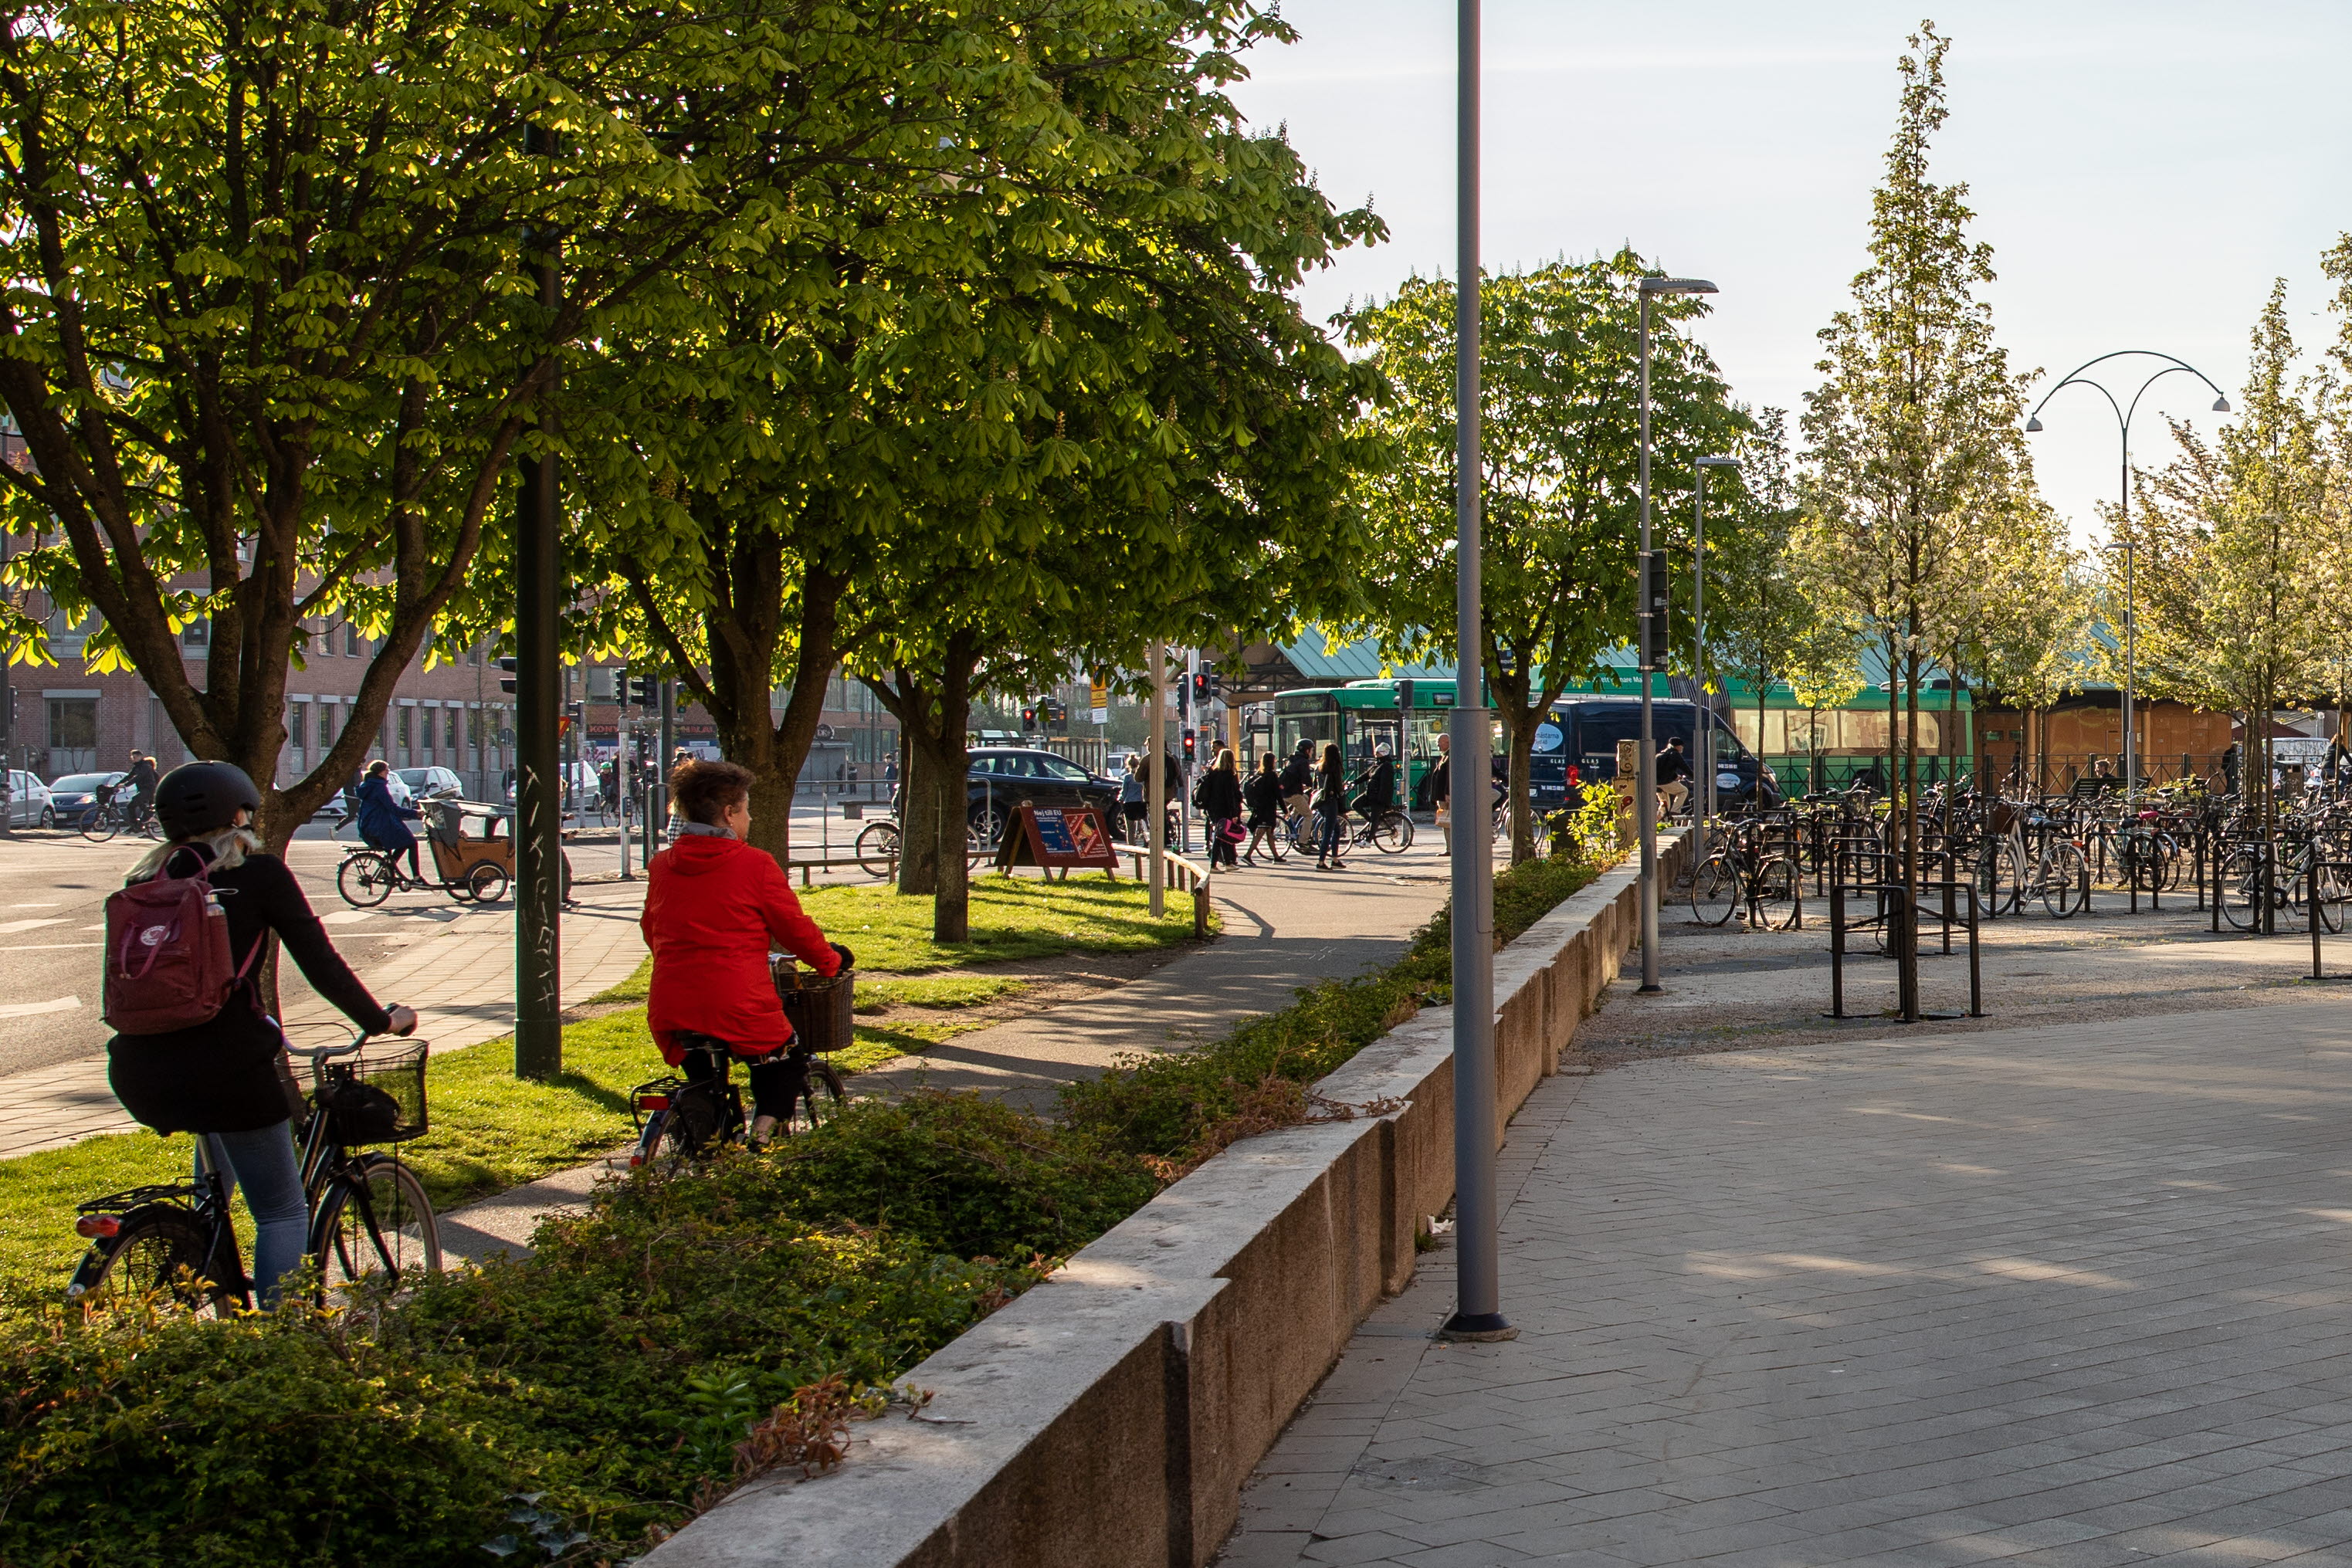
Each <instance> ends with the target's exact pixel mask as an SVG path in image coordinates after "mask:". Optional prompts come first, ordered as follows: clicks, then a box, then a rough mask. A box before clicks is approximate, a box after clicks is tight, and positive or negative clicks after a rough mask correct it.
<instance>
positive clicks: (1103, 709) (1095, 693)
mask: <svg viewBox="0 0 2352 1568" xmlns="http://www.w3.org/2000/svg"><path fill="white" fill-rule="evenodd" d="M1087 706H1088V707H1089V708H1091V709H1093V710H1094V711H1093V712H1092V713H1091V714H1089V715H1088V720H1089V722H1091V723H1094V724H1108V723H1109V722H1110V683H1109V682H1108V681H1106V680H1104V679H1103V678H1102V677H1101V676H1100V675H1097V676H1096V677H1095V678H1094V681H1093V684H1092V685H1089V686H1088V687H1087Z"/></svg>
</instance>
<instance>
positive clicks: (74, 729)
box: [49, 697, 98, 751]
mask: <svg viewBox="0 0 2352 1568" xmlns="http://www.w3.org/2000/svg"><path fill="white" fill-rule="evenodd" d="M49 749H50V750H52V751H95V750H97V749H98V699H97V698H96V697H51V698H50V699H49Z"/></svg>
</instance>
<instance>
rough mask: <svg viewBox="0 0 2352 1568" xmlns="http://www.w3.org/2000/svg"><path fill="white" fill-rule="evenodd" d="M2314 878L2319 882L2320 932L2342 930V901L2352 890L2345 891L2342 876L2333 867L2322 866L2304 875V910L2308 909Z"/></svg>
mask: <svg viewBox="0 0 2352 1568" xmlns="http://www.w3.org/2000/svg"><path fill="white" fill-rule="evenodd" d="M2314 877H2315V878H2317V879H2318V882H2319V908H2318V915H2319V928H2320V929H2321V930H2322V931H2326V932H2331V933H2333V932H2337V931H2341V930H2343V929H2344V900H2345V898H2346V897H2347V892H2348V891H2352V890H2347V888H2346V886H2345V883H2344V877H2343V874H2342V873H2339V872H2338V871H2336V868H2335V867H2334V866H2327V865H2323V866H2319V867H2316V868H2315V869H2314V870H2312V871H2310V872H2307V873H2305V884H2304V888H2303V890H2302V891H2303V894H2304V896H2305V900H2306V902H2305V908H2306V909H2308V908H2310V904H2309V903H2308V899H2309V897H2310V879H2312V878H2314Z"/></svg>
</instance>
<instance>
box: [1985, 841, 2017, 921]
mask: <svg viewBox="0 0 2352 1568" xmlns="http://www.w3.org/2000/svg"><path fill="white" fill-rule="evenodd" d="M1977 897H1978V899H1979V901H1980V902H1981V903H1982V904H1983V906H1984V912H1985V914H1987V915H2006V914H2008V913H2009V912H2010V911H2011V910H2012V909H2017V908H2021V907H2022V906H2023V904H2024V902H2025V867H2024V863H2023V860H2022V857H2021V856H2020V855H2019V853H2018V852H2017V846H2016V845H2015V844H2013V843H2011V842H2010V841H2008V840H2007V839H1988V840H1986V841H1985V842H1984V843H1983V845H1982V846H1980V847H1979V850H1978V852H1977Z"/></svg>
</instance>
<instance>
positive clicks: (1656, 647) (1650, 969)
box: [1454, 277, 1716, 997]
mask: <svg viewBox="0 0 2352 1568" xmlns="http://www.w3.org/2000/svg"><path fill="white" fill-rule="evenodd" d="M1636 292H1637V293H1639V294H1640V296H1641V299H1642V482H1641V489H1642V554H1641V584H1642V605H1641V610H1640V612H1639V613H1640V621H1641V630H1640V632H1639V634H1638V637H1637V640H1636V641H1637V646H1636V650H1635V657H1634V664H1635V666H1636V668H1637V669H1638V670H1639V672H1640V674H1641V678H1642V740H1641V750H1640V754H1639V755H1638V756H1637V757H1636V758H1634V765H1635V773H1634V784H1633V815H1634V816H1635V817H1636V818H1638V819H1639V822H1638V826H1639V827H1640V830H1641V834H1642V894H1641V896H1642V986H1641V990H1640V991H1639V993H1638V994H1639V995H1642V996H1645V997H1654V996H1656V995H1657V994H1658V993H1659V992H1661V991H1663V990H1664V989H1665V987H1664V986H1663V985H1661V984H1660V983H1659V981H1658V749H1657V740H1656V732H1655V730H1654V727H1653V720H1652V716H1651V713H1650V676H1651V674H1652V673H1653V672H1654V670H1656V669H1657V667H1658V666H1659V665H1660V664H1664V662H1665V646H1666V639H1665V628H1664V627H1663V626H1653V625H1652V624H1651V620H1652V617H1653V616H1657V615H1663V614H1664V607H1663V606H1653V605H1652V604H1651V602H1650V585H1651V582H1652V581H1653V580H1654V577H1656V578H1663V577H1664V573H1663V572H1660V571H1659V570H1658V569H1657V566H1656V564H1655V563H1654V560H1653V559H1652V558H1651V555H1650V298H1651V297H1652V296H1653V295H1658V294H1713V293H1715V292H1716V287H1715V285H1714V284H1712V283H1709V282H1707V281H1706V279H1705V278H1702V277H1644V278H1643V279H1642V281H1641V283H1640V284H1639V285H1638V286H1637V287H1636ZM1454 744H1455V746H1457V747H1459V746H1460V745H1461V742H1460V741H1456V742H1454Z"/></svg>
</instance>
